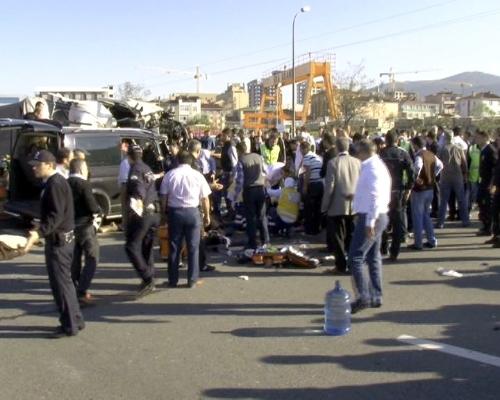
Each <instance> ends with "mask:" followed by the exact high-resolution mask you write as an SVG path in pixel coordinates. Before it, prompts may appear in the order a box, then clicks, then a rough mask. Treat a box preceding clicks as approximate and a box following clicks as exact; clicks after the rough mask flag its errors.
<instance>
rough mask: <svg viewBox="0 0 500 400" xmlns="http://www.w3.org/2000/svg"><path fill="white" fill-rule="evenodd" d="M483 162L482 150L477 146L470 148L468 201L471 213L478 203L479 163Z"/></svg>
mask: <svg viewBox="0 0 500 400" xmlns="http://www.w3.org/2000/svg"><path fill="white" fill-rule="evenodd" d="M480 160H481V149H480V148H479V146H478V145H477V144H475V143H474V144H472V145H471V146H469V150H468V151H467V161H468V163H469V176H468V179H467V200H468V203H467V204H468V206H469V211H470V210H471V209H472V205H473V204H474V203H476V202H477V188H478V186H479V162H480Z"/></svg>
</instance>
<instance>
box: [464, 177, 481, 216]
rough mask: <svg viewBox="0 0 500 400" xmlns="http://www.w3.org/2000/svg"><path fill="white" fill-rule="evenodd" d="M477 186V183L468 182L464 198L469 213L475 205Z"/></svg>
mask: <svg viewBox="0 0 500 400" xmlns="http://www.w3.org/2000/svg"><path fill="white" fill-rule="evenodd" d="M478 187H479V184H478V183H477V182H468V183H467V190H466V192H465V198H466V199H467V207H469V211H470V210H471V209H472V206H473V205H474V203H477V189H478Z"/></svg>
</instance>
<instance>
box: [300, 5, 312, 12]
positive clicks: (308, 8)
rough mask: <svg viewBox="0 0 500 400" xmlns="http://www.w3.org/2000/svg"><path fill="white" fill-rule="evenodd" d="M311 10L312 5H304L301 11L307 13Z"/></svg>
mask: <svg viewBox="0 0 500 400" xmlns="http://www.w3.org/2000/svg"><path fill="white" fill-rule="evenodd" d="M309 11H311V6H304V7H302V8H301V9H300V12H303V13H306V12H309Z"/></svg>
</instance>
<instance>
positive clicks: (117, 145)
mask: <svg viewBox="0 0 500 400" xmlns="http://www.w3.org/2000/svg"><path fill="white" fill-rule="evenodd" d="M0 135H1V136H2V137H3V138H2V139H1V140H2V141H3V142H5V141H6V139H7V138H8V141H7V142H8V149H9V151H10V159H11V163H10V171H9V172H10V173H9V175H10V179H9V184H8V200H7V202H6V204H5V206H4V211H5V212H7V213H9V214H11V215H14V216H17V217H21V218H24V219H32V218H38V217H39V213H40V210H39V199H40V193H41V190H42V182H41V180H40V179H38V178H36V177H35V176H34V174H33V170H32V168H31V166H30V165H29V161H30V160H32V159H33V157H34V155H35V153H36V152H37V151H39V150H42V149H45V150H49V151H51V152H52V153H53V154H56V153H57V150H58V149H60V148H61V147H67V148H69V149H72V150H74V149H81V150H84V151H85V153H86V159H87V163H88V166H89V171H90V176H91V178H90V183H91V185H92V191H93V193H94V196H95V198H96V200H97V202H98V204H99V205H100V207H101V210H102V212H103V216H104V217H105V218H107V219H112V218H118V217H120V216H121V202H120V187H119V185H118V181H117V177H118V172H119V166H120V162H121V160H122V153H121V145H122V142H128V143H133V144H138V145H140V146H141V147H142V148H143V149H144V156H143V159H144V162H146V163H147V164H148V165H149V166H150V167H151V169H152V170H153V171H154V172H155V173H158V172H162V171H163V164H162V160H163V158H164V157H165V155H166V151H167V146H166V143H165V139H164V138H163V137H161V136H159V135H156V134H154V133H153V132H151V131H146V130H141V129H133V128H112V129H108V128H77V127H66V128H59V127H57V126H54V125H51V124H46V123H43V122H39V121H34V120H13V119H0Z"/></svg>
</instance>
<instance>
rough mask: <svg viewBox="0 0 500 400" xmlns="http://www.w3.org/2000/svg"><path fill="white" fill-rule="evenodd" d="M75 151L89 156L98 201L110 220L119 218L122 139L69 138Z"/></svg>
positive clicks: (90, 134)
mask: <svg viewBox="0 0 500 400" xmlns="http://www.w3.org/2000/svg"><path fill="white" fill-rule="evenodd" d="M67 136H68V137H67V138H66V140H65V142H66V143H67V145H68V147H70V148H72V149H81V150H84V151H85V152H86V160H87V164H88V167H89V173H90V183H91V185H92V191H93V192H94V195H95V196H96V200H97V201H98V203H99V205H100V206H101V208H102V210H103V212H104V214H105V215H106V216H108V217H110V216H114V215H115V214H117V213H118V214H119V213H120V210H119V205H120V200H119V197H120V187H119V185H118V180H117V179H118V171H119V168H120V162H121V153H120V138H119V136H118V135H116V134H114V133H112V132H106V133H103V132H99V131H95V132H85V133H80V132H78V133H73V134H71V135H67Z"/></svg>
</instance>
